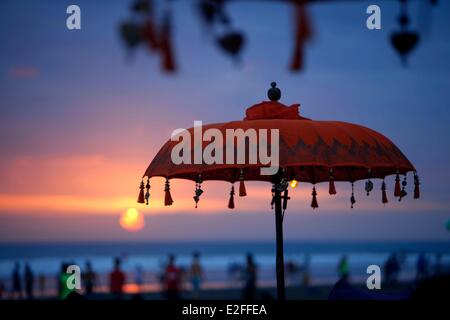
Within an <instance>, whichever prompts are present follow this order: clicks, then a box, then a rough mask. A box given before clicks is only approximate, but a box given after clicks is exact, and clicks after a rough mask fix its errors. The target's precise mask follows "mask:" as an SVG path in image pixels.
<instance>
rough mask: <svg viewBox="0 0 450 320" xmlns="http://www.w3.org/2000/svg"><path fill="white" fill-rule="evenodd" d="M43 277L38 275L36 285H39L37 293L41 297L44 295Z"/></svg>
mask: <svg viewBox="0 0 450 320" xmlns="http://www.w3.org/2000/svg"><path fill="white" fill-rule="evenodd" d="M45 281H46V279H45V275H44V274H42V273H40V274H39V276H38V285H39V293H40V296H41V297H43V296H44V295H45Z"/></svg>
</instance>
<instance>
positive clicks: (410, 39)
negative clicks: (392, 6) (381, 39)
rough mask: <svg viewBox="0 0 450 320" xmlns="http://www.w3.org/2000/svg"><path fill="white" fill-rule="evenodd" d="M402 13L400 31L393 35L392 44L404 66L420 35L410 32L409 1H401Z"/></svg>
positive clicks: (399, 20)
mask: <svg viewBox="0 0 450 320" xmlns="http://www.w3.org/2000/svg"><path fill="white" fill-rule="evenodd" d="M400 2H401V13H400V16H399V18H398V22H399V24H400V31H396V32H394V33H392V35H391V43H392V46H393V47H394V48H395V50H396V51H397V52H398V53H399V55H400V58H401V59H402V62H403V65H404V66H406V65H407V56H408V54H409V53H410V52H411V51H412V50H413V49H414V48H415V47H416V45H417V43H418V42H419V34H418V33H417V32H415V31H410V30H408V25H409V16H408V12H407V3H406V2H407V1H406V0H400Z"/></svg>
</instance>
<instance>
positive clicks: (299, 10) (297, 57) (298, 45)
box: [290, 1, 312, 71]
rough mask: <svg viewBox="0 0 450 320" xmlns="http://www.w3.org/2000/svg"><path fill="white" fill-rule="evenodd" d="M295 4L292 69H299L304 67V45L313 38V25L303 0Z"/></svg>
mask: <svg viewBox="0 0 450 320" xmlns="http://www.w3.org/2000/svg"><path fill="white" fill-rule="evenodd" d="M294 5H295V10H294V14H295V24H296V27H295V45H294V53H293V56H292V61H291V65H290V69H291V70H293V71H298V70H301V69H303V47H304V45H305V42H306V41H308V40H309V39H310V38H311V34H312V31H311V25H310V21H309V15H308V13H307V11H306V7H305V4H304V3H303V1H298V2H297V3H295V4H294Z"/></svg>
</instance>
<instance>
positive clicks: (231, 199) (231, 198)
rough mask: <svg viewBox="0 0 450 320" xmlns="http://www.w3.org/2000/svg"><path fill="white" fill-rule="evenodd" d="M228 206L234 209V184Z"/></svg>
mask: <svg viewBox="0 0 450 320" xmlns="http://www.w3.org/2000/svg"><path fill="white" fill-rule="evenodd" d="M228 208H229V209H234V186H231V191H230V200H229V201H228Z"/></svg>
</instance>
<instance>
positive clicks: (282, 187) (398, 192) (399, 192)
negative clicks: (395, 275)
mask: <svg viewBox="0 0 450 320" xmlns="http://www.w3.org/2000/svg"><path fill="white" fill-rule="evenodd" d="M332 173H333V170H332V169H331V170H330V177H329V179H330V180H329V191H328V193H329V194H330V195H335V194H336V193H337V192H336V188H335V186H334V177H333V175H332ZM368 175H369V177H368V180H367V181H366V182H365V184H364V190H365V192H366V194H367V196H369V194H370V192H371V191H372V190H373V182H372V181H371V180H370V179H371V177H372V174H371V170H369V171H368ZM413 175H414V196H413V198H414V199H419V198H420V187H419V185H420V180H419V176H418V175H417V172H414V173H413ZM406 177H407V175H406V174H404V178H403V181H402V182H401V183H400V180H401V179H400V173H399V172H397V173H396V175H395V184H394V197H396V198H398V201H401V200H402V199H403V198H404V197H406V196H407V195H408V193H407V192H406V186H407V180H406ZM202 182H203V181H202V175H201V174H198V177H197V180H196V182H195V191H194V196H193V199H194V202H195V208H197V207H198V202H199V201H200V196H201V195H202V194H203V192H204V191H203V189H202V186H201V185H202ZM288 186H291V188H293V189H294V188H296V187H297V186H298V181H297V180H296V179H295V178H294V179H292V180H291V181H288V180H286V179H285V178H283V179H281V181H280V182H279V183H278V184H272V189H271V192H272V201H271V207H272V209H273V206H274V203H275V191H276V190H277V189H276V188H278V190H279V191H280V193H282V199H283V211H285V210H286V208H287V201H288V200H289V199H290V197H289V195H288ZM144 189H145V190H146V191H145V193H144ZM164 192H165V197H164V205H165V206H171V205H172V204H173V203H174V201H173V199H172V195H171V193H170V180H169V178H166V181H165V184H164ZM234 196H235V189H234V183H232V184H231V190H230V198H229V200H228V208H229V209H234V208H235V201H234ZM239 196H240V197H245V196H247V192H246V190H245V184H244V173H243V170H241V171H240V174H239ZM311 196H312V200H311V208H313V209H317V208H319V203H318V200H317V197H318V193H317V190H316V185H315V184H313V187H312V192H311ZM149 198H150V179H149V178H147V183H146V184H144V180H141V182H140V184H139V195H138V199H137V202H138V203H145V204H147V205H148V204H149ZM381 202H382V203H383V204H386V203H388V202H389V200H388V197H387V187H386V182H385V179H384V178H383V179H382V183H381ZM355 203H356V198H355V190H354V182H351V196H350V208H353V207H354V204H355Z"/></svg>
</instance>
